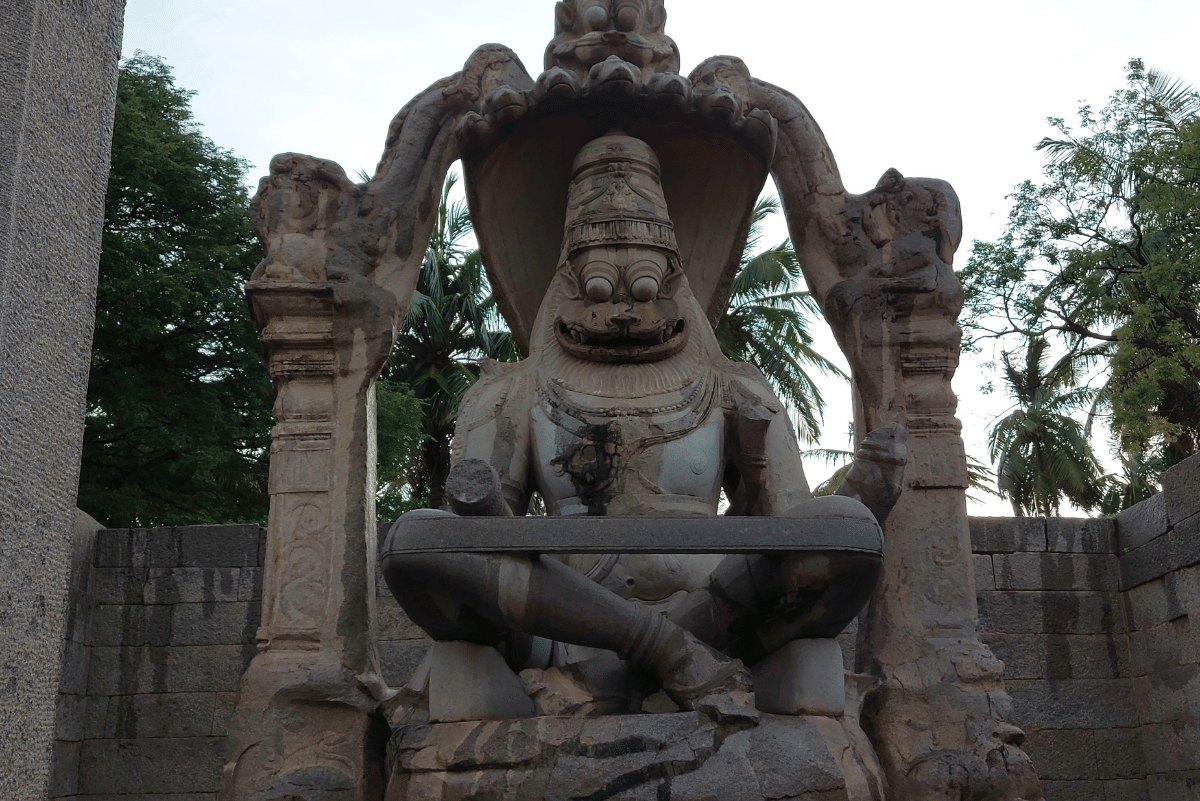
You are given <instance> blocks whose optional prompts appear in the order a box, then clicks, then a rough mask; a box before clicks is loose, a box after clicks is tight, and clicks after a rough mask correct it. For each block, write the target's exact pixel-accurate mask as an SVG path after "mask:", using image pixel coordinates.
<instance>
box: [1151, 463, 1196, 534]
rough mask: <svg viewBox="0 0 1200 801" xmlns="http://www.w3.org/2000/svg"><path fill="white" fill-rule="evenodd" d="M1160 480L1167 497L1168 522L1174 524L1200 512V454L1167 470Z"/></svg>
mask: <svg viewBox="0 0 1200 801" xmlns="http://www.w3.org/2000/svg"><path fill="white" fill-rule="evenodd" d="M1159 482H1160V483H1161V484H1162V489H1163V491H1162V494H1163V496H1165V498H1166V506H1167V522H1169V523H1170V524H1171V525H1172V526H1177V525H1179V523H1180V522H1182V521H1184V520H1186V519H1187V518H1189V517H1191V516H1192V515H1196V514H1200V454H1196V455H1195V456H1192V457H1189V458H1187V459H1184V460H1183V461H1182V462H1180V463H1179V464H1177V465H1175V466H1174V467H1172V468H1170V469H1169V470H1167V471H1166V472H1165V473H1163V474H1162V476H1161V477H1160V478H1159Z"/></svg>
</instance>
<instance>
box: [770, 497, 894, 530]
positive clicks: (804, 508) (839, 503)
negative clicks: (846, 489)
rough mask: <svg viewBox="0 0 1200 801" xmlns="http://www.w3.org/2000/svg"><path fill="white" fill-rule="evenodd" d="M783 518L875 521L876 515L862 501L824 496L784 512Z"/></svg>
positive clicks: (811, 499)
mask: <svg viewBox="0 0 1200 801" xmlns="http://www.w3.org/2000/svg"><path fill="white" fill-rule="evenodd" d="M783 516H784V517H807V518H818V519H819V518H829V519H831V520H839V519H840V520H869V521H872V522H874V521H875V515H873V514H872V513H871V510H870V509H868V508H867V507H866V505H865V504H864V503H862V501H859V500H857V499H855V498H850V497H847V496H845V495H822V496H820V497H817V498H809V499H808V500H807V501H803V502H802V503H800V504H797V505H796V506H794V507H792V508H791V509H789V510H788V511H786V512H784V515H783ZM876 525H878V523H876Z"/></svg>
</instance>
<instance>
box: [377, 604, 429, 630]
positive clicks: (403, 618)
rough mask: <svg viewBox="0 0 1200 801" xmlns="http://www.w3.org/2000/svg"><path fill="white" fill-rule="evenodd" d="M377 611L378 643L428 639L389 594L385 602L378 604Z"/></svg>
mask: <svg viewBox="0 0 1200 801" xmlns="http://www.w3.org/2000/svg"><path fill="white" fill-rule="evenodd" d="M378 611H379V634H378V636H379V640H380V642H393V641H400V640H427V639H428V635H426V634H425V632H424V631H422V630H421V628H420V626H418V625H417V624H416V623H413V622H412V620H410V619H409V617H408V615H406V614H404V610H403V609H401V608H400V604H398V603H395V602H394V601H393V600H392V597H391V594H390V593H389V594H388V597H387V599H386V600H384V601H381V602H380V603H379V610H378Z"/></svg>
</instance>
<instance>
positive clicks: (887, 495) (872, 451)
mask: <svg viewBox="0 0 1200 801" xmlns="http://www.w3.org/2000/svg"><path fill="white" fill-rule="evenodd" d="M907 440H908V429H906V428H905V427H904V426H902V425H899V424H893V425H890V426H886V427H884V428H877V429H875V430H874V431H872V432H871V433H870V434H867V436H866V439H864V440H863V441H862V443H860V444H859V446H858V449H857V450H856V451H855V452H854V463H853V464H852V465H851V466H850V472H849V473H847V474H846V479H845V480H844V481H843V482H842V486H841V487H840V488H839V489H838V492H837V494H838V495H845V496H848V497H851V498H854V499H855V500H858V501H860V502H862V504H863V505H864V506H866V507H867V508H868V509H870V510H871V514H873V515H874V516H875V519H876V520H877V521H878V522H879V525H881V526H882V525H883V521H884V520H886V519H887V516H888V514H889V513H890V512H891V511H892V507H893V506H895V505H896V501H897V500H899V498H900V493H901V492H903V491H904V467H905V465H907V464H908V448H907V446H905V444H904V443H905V442H906V441H907Z"/></svg>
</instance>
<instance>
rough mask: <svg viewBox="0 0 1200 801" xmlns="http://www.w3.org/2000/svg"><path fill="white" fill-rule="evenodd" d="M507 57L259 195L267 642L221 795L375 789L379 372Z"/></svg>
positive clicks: (263, 635)
mask: <svg viewBox="0 0 1200 801" xmlns="http://www.w3.org/2000/svg"><path fill="white" fill-rule="evenodd" d="M514 64H517V65H519V62H517V60H516V56H514V55H513V54H512V52H511V51H509V50H508V49H507V48H502V47H499V46H495V45H490V46H485V47H482V48H480V49H479V50H477V51H476V52H475V53H474V54H473V55H472V56H471V58H470V59H469V60H468V61H467V63H466V65H465V66H464V68H463V71H462V72H460V73H458V74H456V75H453V76H450V77H449V78H446V79H444V80H441V81H438V82H437V83H435V84H434V85H433V86H431V87H430V88H429V89H428V90H426V91H425V92H423V93H422V94H421V95H419V96H418V97H417V98H416V99H414V100H413V101H412V102H411V103H410V104H409V105H408V106H406V107H405V108H404V109H403V110H402V111H401V112H400V113H399V114H398V115H397V116H396V118H395V120H393V122H392V126H391V129H390V130H389V132H388V137H387V147H386V150H385V152H384V154H383V158H382V160H381V162H380V165H379V169H378V171H377V173H376V175H375V177H374V178H373V179H372V180H370V181H368V182H366V183H364V184H356V183H354V182H352V181H351V180H349V179H348V178H347V177H346V174H345V172H344V171H343V170H342V168H341V167H339V166H338V165H337V164H334V163H333V162H330V161H326V160H323V159H318V158H314V157H311V156H304V155H298V154H294V153H285V154H282V155H279V156H276V157H275V158H274V159H273V160H272V162H271V174H270V175H269V176H267V177H266V178H264V179H263V181H262V183H261V184H260V186H259V191H258V194H257V195H256V196H255V198H254V201H253V203H252V206H251V211H252V214H253V218H254V223H255V228H256V230H257V232H258V235H259V239H260V241H261V242H262V245H263V249H264V251H265V258H264V259H263V261H262V263H261V264H260V265H259V266H258V268H257V269H256V270H255V272H254V275H253V276H252V278H251V281H250V282H249V283H248V284H247V285H246V295H247V298H248V299H249V301H250V305H251V309H252V312H253V315H254V319H255V321H256V322H257V323H258V325H259V327H260V328H261V329H262V343H263V350H264V355H265V357H266V360H267V366H268V369H269V371H270V374H271V378H272V380H273V382H274V385H275V390H276V400H275V407H274V415H275V426H274V428H273V429H272V432H271V468H270V486H269V491H270V495H271V504H270V518H269V521H268V524H267V546H266V557H265V562H264V570H263V603H262V609H263V614H262V624H261V626H260V628H259V630H258V634H257V640H258V653H257V655H256V656H255V658H254V660H253V661H252V662H251V664H250V667H249V668H248V669H247V671H246V674H245V676H244V677H243V679H242V691H241V694H240V696H239V699H238V706H237V710H236V712H235V714H234V719H233V723H232V725H231V727H230V737H229V750H228V752H227V760H226V764H225V769H224V775H223V779H222V787H221V791H220V794H219V795H218V798H219V799H221V801H251V799H255V800H258V799H261V801H268V799H270V800H271V801H278V800H279V799H287V801H378V799H381V798H382V792H383V785H384V776H383V762H384V752H385V749H386V746H387V739H388V736H389V730H388V726H387V724H386V723H385V722H384V721H383V719H382V716H381V715H380V714H379V710H380V706H381V704H382V703H383V702H384V701H386V700H388V697H389V695H390V694H391V691H390V690H388V689H387V687H386V686H385V685H384V683H383V680H382V679H381V678H380V669H379V659H378V655H377V654H376V647H375V641H376V637H375V635H374V630H375V622H374V618H375V562H376V554H377V550H378V548H377V544H376V520H375V490H376V485H375V462H376V456H375V379H376V378H377V377H378V375H379V372H380V370H381V369H382V368H383V365H384V362H385V361H386V360H387V357H388V354H389V353H390V352H391V349H392V346H393V345H394V343H395V336H396V331H397V330H398V328H399V325H400V322H401V321H402V319H403V316H404V314H405V313H406V311H407V309H408V303H409V299H410V298H411V297H412V294H413V291H414V289H415V288H416V283H417V277H418V275H419V271H420V266H421V261H422V259H423V257H424V254H425V248H426V247H427V245H428V243H429V239H430V234H431V231H432V228H433V226H434V224H435V223H436V221H437V210H438V199H439V196H440V192H441V187H442V181H443V179H444V178H445V176H446V172H447V170H448V168H449V166H450V164H451V163H452V162H453V161H454V160H455V158H457V150H456V147H457V145H456V142H455V138H454V131H455V128H456V127H457V126H458V123H459V121H460V120H461V119H462V117H463V115H464V114H466V113H468V112H470V111H473V110H475V109H477V108H478V107H479V103H480V101H481V99H482V97H483V96H484V95H486V94H487V93H488V92H489V91H491V88H492V87H493V85H494V84H495V82H496V81H502V80H504V79H505V77H506V76H508V75H510V74H511V73H512V71H513V65H514Z"/></svg>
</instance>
